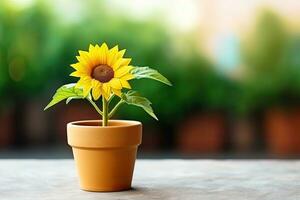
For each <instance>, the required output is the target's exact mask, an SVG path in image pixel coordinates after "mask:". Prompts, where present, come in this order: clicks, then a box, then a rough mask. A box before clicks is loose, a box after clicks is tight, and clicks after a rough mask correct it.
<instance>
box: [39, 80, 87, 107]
mask: <svg viewBox="0 0 300 200" xmlns="http://www.w3.org/2000/svg"><path fill="white" fill-rule="evenodd" d="M84 98H85V97H84V96H83V91H82V89H79V88H75V83H70V84H67V85H63V86H61V87H60V88H58V89H57V90H56V93H55V94H54V96H53V97H52V100H51V102H50V103H49V104H48V105H47V106H46V107H45V108H44V110H47V109H48V108H50V107H52V106H54V105H55V104H57V103H59V102H61V101H63V100H65V99H67V101H66V103H69V102H70V101H71V100H72V99H84Z"/></svg>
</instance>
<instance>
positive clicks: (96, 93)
mask: <svg viewBox="0 0 300 200" xmlns="http://www.w3.org/2000/svg"><path fill="white" fill-rule="evenodd" d="M92 85H93V90H92V95H93V97H94V99H95V100H98V99H99V98H100V96H101V83H100V82H99V81H97V80H93V82H92Z"/></svg>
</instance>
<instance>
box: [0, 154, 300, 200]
mask: <svg viewBox="0 0 300 200" xmlns="http://www.w3.org/2000/svg"><path fill="white" fill-rule="evenodd" d="M0 199H1V200H2V199H3V200H6V199H7V200H9V199H18V200H27V199H28V200H29V199H30V200H34V199H43V200H47V199H64V200H67V199H72V200H77V199H80V200H88V199H97V200H99V199H105V200H110V199H139V200H140V199H184V200H188V199H197V200H199V199H205V200H206V199H213V200H217V199H228V200H239V199H243V200H244V199H272V200H273V199H280V200H282V199H295V200H296V199H300V161H275V160H269V161H267V160H240V161H239V160H138V161H137V163H136V169H135V173H134V179H133V189H132V190H129V191H124V192H115V193H94V192H85V191H82V190H80V189H79V186H78V181H77V177H76V171H75V165H74V162H73V160H5V159H3V160H0Z"/></svg>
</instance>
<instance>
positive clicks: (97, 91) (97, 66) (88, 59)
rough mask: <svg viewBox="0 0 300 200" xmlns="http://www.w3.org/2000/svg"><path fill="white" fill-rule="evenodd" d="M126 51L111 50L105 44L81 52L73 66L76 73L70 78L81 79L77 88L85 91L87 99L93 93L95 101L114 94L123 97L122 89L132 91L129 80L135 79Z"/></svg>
mask: <svg viewBox="0 0 300 200" xmlns="http://www.w3.org/2000/svg"><path fill="white" fill-rule="evenodd" d="M125 51H126V50H125V49H124V50H120V51H119V49H118V46H115V47H113V48H111V49H109V48H108V47H107V45H106V44H105V43H103V44H102V45H101V47H100V46H98V45H95V46H93V45H90V46H89V50H88V51H79V56H76V58H77V60H78V62H77V63H75V64H72V65H71V67H73V68H74V69H75V70H76V71H74V72H73V73H71V74H70V76H74V77H78V78H80V79H79V81H78V82H77V84H76V87H77V88H82V89H83V95H84V96H85V97H86V96H87V95H88V94H89V93H90V92H92V96H93V98H94V99H95V100H97V99H99V98H100V97H101V95H102V96H103V97H104V98H105V99H108V98H109V97H110V96H111V95H112V94H115V95H117V96H121V94H122V93H121V90H122V88H127V89H131V87H130V85H129V83H128V80H130V79H133V78H134V76H133V75H132V74H131V73H130V70H131V69H132V68H133V67H132V66H130V65H129V63H130V61H131V58H123V56H124V54H125Z"/></svg>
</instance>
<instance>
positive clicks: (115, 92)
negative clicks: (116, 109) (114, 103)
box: [112, 88, 122, 97]
mask: <svg viewBox="0 0 300 200" xmlns="http://www.w3.org/2000/svg"><path fill="white" fill-rule="evenodd" d="M112 91H113V93H114V94H115V95H117V96H119V97H121V96H122V92H121V90H116V89H113V88H112Z"/></svg>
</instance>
